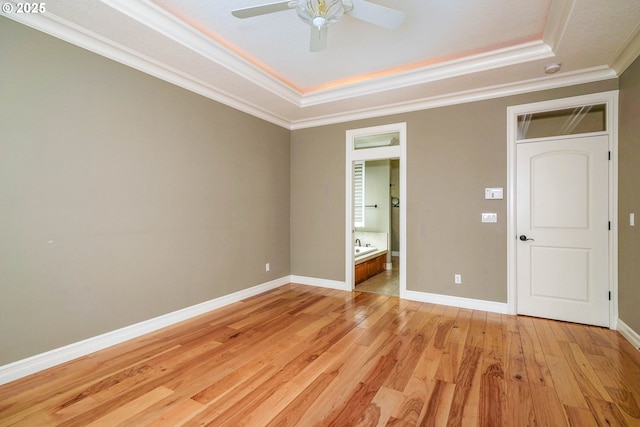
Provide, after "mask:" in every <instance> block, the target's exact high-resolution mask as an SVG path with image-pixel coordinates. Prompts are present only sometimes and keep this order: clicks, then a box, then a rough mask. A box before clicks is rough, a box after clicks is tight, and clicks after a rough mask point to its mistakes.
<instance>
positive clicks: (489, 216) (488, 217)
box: [482, 212, 498, 222]
mask: <svg viewBox="0 0 640 427" xmlns="http://www.w3.org/2000/svg"><path fill="white" fill-rule="evenodd" d="M482 222H498V214H497V213H484V212H483V213H482Z"/></svg>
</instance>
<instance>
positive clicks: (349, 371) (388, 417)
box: [0, 284, 640, 427]
mask: <svg viewBox="0 0 640 427" xmlns="http://www.w3.org/2000/svg"><path fill="white" fill-rule="evenodd" d="M639 404H640V353H639V352H638V351H637V350H636V349H634V348H633V347H632V346H631V344H629V343H628V342H627V341H625V340H624V339H623V338H622V337H621V336H620V335H619V334H618V333H616V332H615V331H610V330H607V329H603V328H597V327H589V326H581V325H576V324H571V323H562V322H556V321H550V320H544V319H534V318H529V317H516V316H508V315H500V314H495V313H487V312H483V311H475V310H467V309H459V308H454V307H446V306H438V305H431V304H425V303H418V302H412V301H405V300H400V299H398V298H395V297H389V296H386V295H376V294H371V293H364V292H354V293H351V292H343V291H334V290H327V289H320V288H314V287H309V286H302V285H295V284H290V285H286V286H283V287H280V288H278V289H275V290H273V291H270V292H267V293H265V294H261V295H258V296H256V297H253V298H250V299H247V300H244V301H242V302H239V303H236V304H232V305H230V306H227V307H224V308H222V309H219V310H216V311H213V312H211V313H208V314H205V315H203V316H200V317H198V318H195V319H191V320H189V321H186V322H183V323H181V324H178V325H175V326H172V327H170V328H167V329H164V330H162V331H158V332H156V333H153V334H150V335H147V336H144V337H141V338H139V339H135V340H132V341H129V342H126V343H123V344H121V345H118V346H114V347H111V348H108V349H106V350H103V351H100V352H97V353H95V354H92V355H90V356H86V357H82V358H80V359H78V360H75V361H73V362H69V363H67V364H64V365H61V366H58V367H55V368H52V369H49V370H47V371H44V372H41V373H38V374H35V375H32V376H30V377H26V378H23V379H21V380H18V381H15V382H13V383H9V384H6V385H4V386H2V387H0V425H2V426H9V425H11V426H13V425H17V426H48V425H62V426H89V425H90V426H99V425H101V426H116V425H125V426H181V425H187V426H195V425H212V426H234V427H237V426H294V425H297V426H314V425H321V426H376V425H378V426H418V425H419V426H511V427H515V426H565V425H571V426H598V425H599V426H605V425H612V426H616V425H620V426H638V425H640V409H639Z"/></svg>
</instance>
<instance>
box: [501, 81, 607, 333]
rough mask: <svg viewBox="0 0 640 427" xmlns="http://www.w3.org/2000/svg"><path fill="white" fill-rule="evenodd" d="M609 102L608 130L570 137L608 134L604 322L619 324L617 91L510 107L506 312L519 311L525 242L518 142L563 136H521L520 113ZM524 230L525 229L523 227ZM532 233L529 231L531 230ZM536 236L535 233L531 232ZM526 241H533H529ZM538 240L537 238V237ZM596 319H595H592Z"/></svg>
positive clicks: (508, 124)
mask: <svg viewBox="0 0 640 427" xmlns="http://www.w3.org/2000/svg"><path fill="white" fill-rule="evenodd" d="M602 104H605V105H606V113H605V122H606V123H605V130H604V131H601V132H595V133H586V134H579V135H572V136H570V137H567V138H576V137H584V136H600V135H606V136H607V137H608V149H609V159H610V160H609V161H608V180H607V185H608V195H609V197H608V200H607V202H606V203H607V208H608V221H609V224H610V227H611V229H610V230H608V248H607V249H608V250H607V261H608V269H607V270H608V278H607V283H608V292H607V293H608V295H607V297H609V298H610V300H609V301H608V306H609V310H608V313H609V321H608V322H606V323H605V324H604V326H608V327H609V328H611V329H616V327H617V317H618V266H617V260H618V250H617V245H618V236H617V232H618V231H617V230H618V223H617V217H618V210H617V203H618V197H617V194H618V154H617V151H618V150H617V148H618V91H617V90H614V91H609V92H600V93H594V94H588V95H580V96H575V97H571V98H563V99H555V100H550V101H542V102H536V103H531V104H524V105H516V106H512V107H508V108H507V160H508V161H507V194H508V200H507V312H508V313H510V314H518V299H519V287H518V280H517V277H518V265H517V264H518V257H517V250H518V249H520V247H521V246H522V245H521V244H522V243H523V242H522V241H520V240H519V236H520V235H521V234H525V235H527V234H526V233H520V232H519V230H518V224H517V216H518V214H519V212H518V205H519V203H518V200H519V195H518V191H517V190H518V188H517V179H516V176H517V170H518V164H517V163H518V162H517V156H516V152H517V146H518V145H520V144H521V143H525V144H526V143H531V142H543V141H544V140H550V139H562V138H561V137H551V138H538V139H519V132H518V129H519V128H518V117H520V116H523V115H531V114H535V113H545V112H549V111H555V110H561V109H569V108H576V109H580V108H581V107H583V106H588V105H602ZM523 231H524V230H523ZM529 233H530V232H529ZM529 237H531V238H535V237H534V236H533V235H529ZM527 243H529V244H530V243H533V242H532V241H527ZM536 243H537V241H536ZM574 262H575V260H574ZM590 323H593V322H590Z"/></svg>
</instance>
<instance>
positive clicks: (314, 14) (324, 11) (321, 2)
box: [296, 0, 344, 29]
mask: <svg viewBox="0 0 640 427" xmlns="http://www.w3.org/2000/svg"><path fill="white" fill-rule="evenodd" d="M296 4H297V5H296V12H297V13H298V16H299V17H300V18H301V19H302V20H303V21H304V22H306V23H307V24H309V25H313V26H314V27H316V28H318V29H321V28H323V27H326V26H329V25H331V24H334V23H336V22H338V19H340V17H341V16H342V15H343V14H344V6H343V4H342V0H298V2H297V3H296Z"/></svg>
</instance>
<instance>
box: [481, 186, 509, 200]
mask: <svg viewBox="0 0 640 427" xmlns="http://www.w3.org/2000/svg"><path fill="white" fill-rule="evenodd" d="M484 198H485V199H487V200H502V199H503V198H504V191H503V189H502V188H485V189H484Z"/></svg>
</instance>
